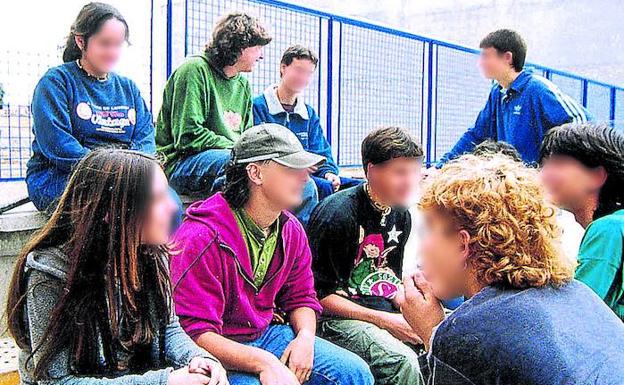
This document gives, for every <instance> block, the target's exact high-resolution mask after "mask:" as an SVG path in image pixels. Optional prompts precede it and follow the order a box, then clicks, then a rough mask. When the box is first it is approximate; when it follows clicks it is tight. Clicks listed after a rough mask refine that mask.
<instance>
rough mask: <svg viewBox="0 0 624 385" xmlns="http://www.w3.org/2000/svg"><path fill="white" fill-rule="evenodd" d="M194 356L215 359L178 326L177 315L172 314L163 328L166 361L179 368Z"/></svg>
mask: <svg viewBox="0 0 624 385" xmlns="http://www.w3.org/2000/svg"><path fill="white" fill-rule="evenodd" d="M195 357H201V358H208V359H211V360H214V361H217V359H216V358H215V357H214V356H213V355H212V354H210V353H208V352H207V351H206V350H204V349H202V348H200V347H199V346H197V344H195V342H193V340H192V339H191V337H189V336H188V334H186V333H185V332H184V329H182V327H181V326H180V322H179V321H178V317H177V316H175V315H173V318H172V319H171V322H170V323H169V325H167V328H166V330H165V358H166V360H167V362H169V363H171V364H172V365H173V366H174V367H176V368H179V367H182V366H186V365H188V364H189V363H190V362H191V360H192V359H193V358H195Z"/></svg>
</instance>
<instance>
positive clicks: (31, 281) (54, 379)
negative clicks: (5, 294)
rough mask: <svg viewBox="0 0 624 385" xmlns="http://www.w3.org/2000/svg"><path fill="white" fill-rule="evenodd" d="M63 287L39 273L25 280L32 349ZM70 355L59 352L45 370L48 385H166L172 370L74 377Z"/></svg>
mask: <svg viewBox="0 0 624 385" xmlns="http://www.w3.org/2000/svg"><path fill="white" fill-rule="evenodd" d="M62 290H63V284H62V282H61V281H60V280H58V279H54V278H50V277H49V276H48V275H46V274H44V273H41V272H39V271H36V270H34V271H32V272H31V273H30V276H29V278H28V290H27V293H28V294H27V298H26V307H27V315H28V329H29V331H30V344H31V347H32V348H33V349H34V348H35V347H37V346H39V344H41V342H42V339H43V336H44V333H45V330H46V329H47V327H48V322H49V320H50V316H51V314H52V311H53V310H54V307H55V306H56V303H57V302H58V300H59V299H60V297H61V293H62ZM69 355H70V352H69V350H68V348H67V349H63V350H62V351H60V352H59V353H58V354H57V356H56V357H55V358H54V359H53V361H52V363H51V365H50V368H49V369H48V373H49V376H50V378H51V380H49V381H46V382H45V383H46V384H48V385H152V384H159V385H166V384H167V379H168V376H169V373H170V372H171V371H172V369H171V368H165V369H160V370H152V371H148V372H146V373H143V374H141V375H127V376H120V377H117V378H114V379H109V378H98V377H88V376H76V375H74V374H73V373H72V371H71V368H70V365H69ZM40 359H41V351H38V352H35V354H34V356H33V361H32V363H33V364H34V365H36V364H37V363H38V362H39V360H40Z"/></svg>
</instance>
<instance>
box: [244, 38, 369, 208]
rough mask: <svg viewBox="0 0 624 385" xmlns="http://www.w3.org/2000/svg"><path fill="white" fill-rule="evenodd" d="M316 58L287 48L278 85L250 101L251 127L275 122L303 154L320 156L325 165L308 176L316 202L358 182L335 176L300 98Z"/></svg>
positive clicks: (314, 119)
mask: <svg viewBox="0 0 624 385" xmlns="http://www.w3.org/2000/svg"><path fill="white" fill-rule="evenodd" d="M317 64H318V58H317V57H316V55H314V53H313V52H312V51H310V49H308V48H305V47H303V46H300V45H294V46H292V47H289V48H288V49H287V50H286V51H284V54H283V55H282V61H281V64H280V78H281V79H280V82H279V84H278V85H273V86H270V87H269V88H267V89H266V90H265V91H264V93H263V94H262V95H259V96H257V97H256V98H254V101H253V116H254V124H260V123H278V124H281V125H283V126H285V127H287V128H289V129H290V130H291V131H292V132H294V133H295V135H297V138H299V141H300V142H301V144H302V145H303V148H304V149H305V150H306V151H310V152H312V153H314V154H318V155H321V156H324V157H325V159H326V161H325V163H324V164H323V165H322V166H320V167H319V168H318V170H316V171H315V172H314V174H313V175H312V179H313V180H314V183H316V187H317V188H318V195H319V200H323V199H324V198H325V197H327V196H329V195H331V194H332V193H334V192H335V191H338V190H340V189H346V188H349V187H353V186H357V185H358V184H360V183H362V181H361V180H358V179H353V178H347V177H341V176H338V173H339V170H338V166H336V163H335V162H334V158H333V157H332V150H331V147H330V145H329V143H328V142H327V139H325V135H324V134H323V129H322V128H321V123H320V119H319V116H318V115H317V113H316V111H314V109H313V108H312V106H310V105H309V104H306V103H305V102H304V100H303V97H302V96H301V93H302V92H303V91H304V89H305V88H306V87H307V86H308V84H310V80H311V79H312V76H313V75H314V71H315V70H316V66H317Z"/></svg>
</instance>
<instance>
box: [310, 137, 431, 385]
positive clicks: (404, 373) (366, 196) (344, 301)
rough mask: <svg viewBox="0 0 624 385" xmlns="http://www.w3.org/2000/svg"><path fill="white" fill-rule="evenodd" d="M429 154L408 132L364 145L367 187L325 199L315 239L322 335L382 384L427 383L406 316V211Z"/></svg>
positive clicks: (316, 215) (315, 220)
mask: <svg viewBox="0 0 624 385" xmlns="http://www.w3.org/2000/svg"><path fill="white" fill-rule="evenodd" d="M422 155H423V152H422V150H421V148H420V147H419V146H418V144H417V143H416V142H414V140H413V139H412V138H411V137H410V136H409V135H408V134H407V133H406V132H405V131H403V130H402V129H399V128H396V127H389V128H383V129H379V130H376V131H373V132H371V133H370V134H369V135H368V136H367V137H366V138H365V139H364V142H363V143H362V162H363V165H364V171H365V173H366V175H367V178H368V182H367V183H366V184H364V185H360V186H357V187H353V188H350V189H348V190H344V191H340V192H338V193H336V194H333V195H332V196H330V197H328V198H327V199H325V200H324V201H323V202H321V203H320V204H319V205H318V207H317V208H316V209H315V210H314V212H313V213H312V216H311V217H310V224H309V228H308V234H309V237H310V246H311V248H312V254H313V256H314V260H313V271H314V275H315V282H316V288H317V291H318V293H319V296H320V298H321V304H322V305H323V308H324V311H323V315H324V319H323V321H322V323H321V333H322V336H323V337H325V338H327V339H329V340H330V341H332V342H335V343H336V344H338V345H340V346H343V347H345V348H347V349H349V350H351V351H352V352H354V353H356V354H358V355H359V356H360V357H362V358H364V360H365V361H366V362H367V363H368V364H369V365H370V367H371V370H372V372H373V375H374V376H375V381H376V383H377V384H382V385H385V384H388V385H390V384H393V385H394V384H405V385H408V384H409V385H414V384H422V383H423V380H422V375H421V373H420V369H419V365H418V355H417V353H416V352H415V349H413V347H415V345H420V344H421V342H422V341H421V340H420V338H419V337H418V335H417V334H416V332H415V331H414V330H412V328H411V327H410V326H409V325H408V323H407V321H406V320H405V319H404V318H403V316H402V315H401V312H400V307H401V303H402V298H403V288H402V285H401V280H400V277H401V272H402V264H403V255H404V247H405V243H406V240H407V238H408V236H409V234H410V230H411V219H410V214H409V212H408V211H407V210H406V209H404V208H399V207H398V206H406V205H407V204H408V202H409V199H410V197H411V195H412V193H413V189H414V187H415V186H416V184H417V183H418V180H419V179H420V168H421V162H422Z"/></svg>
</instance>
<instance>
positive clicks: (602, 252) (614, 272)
mask: <svg viewBox="0 0 624 385" xmlns="http://www.w3.org/2000/svg"><path fill="white" fill-rule="evenodd" d="M623 245H624V210H618V211H616V212H614V213H613V214H610V215H605V216H604V217H602V218H599V219H596V220H595V221H594V222H592V223H591V224H590V225H589V226H588V227H587V230H586V231H585V236H583V241H582V242H581V248H580V250H579V256H578V262H579V265H578V267H577V269H576V279H578V280H579V281H581V282H583V283H585V284H586V285H587V286H589V287H590V288H592V289H593V290H594V291H595V292H596V294H598V295H599V296H600V298H602V299H603V300H604V301H605V302H606V303H607V305H609V307H610V308H611V309H613V311H614V312H615V313H616V314H617V315H618V316H619V317H620V318H621V319H622V320H623V321H624V271H623V269H624V266H623V263H624V248H623Z"/></svg>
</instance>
